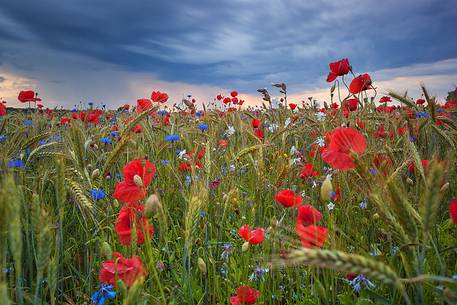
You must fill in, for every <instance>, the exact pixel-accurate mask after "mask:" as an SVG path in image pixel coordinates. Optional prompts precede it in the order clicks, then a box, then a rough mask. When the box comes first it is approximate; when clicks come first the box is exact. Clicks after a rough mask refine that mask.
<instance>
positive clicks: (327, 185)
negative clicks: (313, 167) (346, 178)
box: [321, 175, 333, 201]
mask: <svg viewBox="0 0 457 305" xmlns="http://www.w3.org/2000/svg"><path fill="white" fill-rule="evenodd" d="M332 192H333V186H332V181H331V180H330V175H327V177H326V178H325V180H324V182H322V186H321V199H322V201H330V199H331V196H332Z"/></svg>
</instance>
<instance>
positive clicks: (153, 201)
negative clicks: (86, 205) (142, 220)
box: [144, 194, 161, 218]
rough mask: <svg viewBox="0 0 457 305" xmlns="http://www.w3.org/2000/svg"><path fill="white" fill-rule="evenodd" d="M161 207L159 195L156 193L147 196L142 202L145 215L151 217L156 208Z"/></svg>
mask: <svg viewBox="0 0 457 305" xmlns="http://www.w3.org/2000/svg"><path fill="white" fill-rule="evenodd" d="M160 208H161V204H160V200H159V197H157V195H156V194H152V195H151V196H149V198H148V200H146V203H145V204H144V213H145V215H146V217H148V218H151V217H152V216H153V215H154V213H156V212H157V210H158V209H160Z"/></svg>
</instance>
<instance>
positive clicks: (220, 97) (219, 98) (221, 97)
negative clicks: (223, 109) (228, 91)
mask: <svg viewBox="0 0 457 305" xmlns="http://www.w3.org/2000/svg"><path fill="white" fill-rule="evenodd" d="M223 98H224V97H223V96H222V95H220V94H218V95H217V96H216V99H217V100H218V101H220V100H222V99H223Z"/></svg>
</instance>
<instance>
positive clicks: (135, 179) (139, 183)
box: [133, 175, 143, 187]
mask: <svg viewBox="0 0 457 305" xmlns="http://www.w3.org/2000/svg"><path fill="white" fill-rule="evenodd" d="M133 182H135V184H136V186H138V187H143V180H142V179H141V177H140V176H138V175H135V176H133Z"/></svg>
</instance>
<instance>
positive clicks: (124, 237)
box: [114, 204, 154, 245]
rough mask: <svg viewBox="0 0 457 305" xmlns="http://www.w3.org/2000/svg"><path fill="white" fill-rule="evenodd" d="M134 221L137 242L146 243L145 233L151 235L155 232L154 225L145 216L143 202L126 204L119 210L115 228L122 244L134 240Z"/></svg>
mask: <svg viewBox="0 0 457 305" xmlns="http://www.w3.org/2000/svg"><path fill="white" fill-rule="evenodd" d="M133 223H135V228H136V238H137V244H138V245H142V244H143V243H144V233H143V232H148V233H149V235H150V236H152V234H154V229H153V227H152V226H151V225H150V224H149V223H148V220H147V218H146V217H144V207H143V205H142V204H126V205H124V206H123V207H122V208H121V210H120V211H119V215H118V216H117V220H116V223H115V225H114V230H115V231H116V233H117V237H118V238H119V242H120V243H121V245H130V244H131V242H132V229H133Z"/></svg>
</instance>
